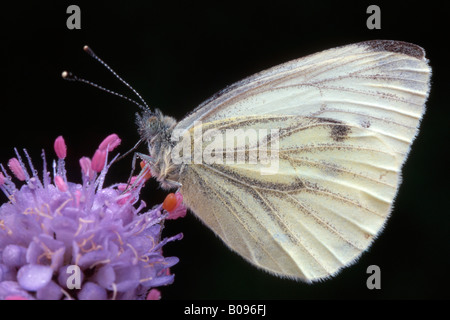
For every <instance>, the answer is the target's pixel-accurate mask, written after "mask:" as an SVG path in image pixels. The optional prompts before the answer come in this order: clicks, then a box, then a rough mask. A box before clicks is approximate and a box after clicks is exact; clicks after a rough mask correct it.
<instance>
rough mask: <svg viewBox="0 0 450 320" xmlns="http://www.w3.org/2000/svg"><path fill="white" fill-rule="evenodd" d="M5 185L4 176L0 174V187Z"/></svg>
mask: <svg viewBox="0 0 450 320" xmlns="http://www.w3.org/2000/svg"><path fill="white" fill-rule="evenodd" d="M4 184H5V176H4V175H3V173H1V172H0V186H2V185H4Z"/></svg>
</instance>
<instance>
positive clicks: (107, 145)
mask: <svg viewBox="0 0 450 320" xmlns="http://www.w3.org/2000/svg"><path fill="white" fill-rule="evenodd" d="M121 142H122V140H120V138H119V136H118V135H117V134H115V133H113V134H110V135H109V136H107V137H106V138H105V139H104V140H103V141H102V143H100V146H99V147H98V148H99V149H100V150H102V151H103V150H106V149H108V152H111V151H113V150H114V149H115V148H116V147H117V146H118V145H119V144H120V143H121Z"/></svg>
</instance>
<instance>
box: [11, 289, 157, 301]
mask: <svg viewBox="0 0 450 320" xmlns="http://www.w3.org/2000/svg"><path fill="white" fill-rule="evenodd" d="M155 290H156V289H155ZM5 300H28V299H27V298H25V297H22V296H19V295H11V296H7V297H6V298H5Z"/></svg>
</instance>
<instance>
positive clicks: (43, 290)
mask: <svg viewBox="0 0 450 320" xmlns="http://www.w3.org/2000/svg"><path fill="white" fill-rule="evenodd" d="M119 144H120V139H119V137H118V136H117V135H111V136H109V137H107V138H106V139H105V140H104V141H103V142H102V144H100V146H99V148H98V150H97V151H96V152H95V155H94V157H93V158H92V160H91V159H89V158H86V157H83V158H82V159H80V165H81V167H82V170H81V171H82V184H76V183H72V182H69V181H67V177H66V168H65V164H64V159H65V157H66V151H67V148H66V144H65V142H64V139H63V138H62V137H58V138H57V139H56V141H55V144H54V147H55V152H56V154H57V156H58V160H57V161H56V162H54V163H53V174H52V177H53V178H51V175H50V173H49V172H47V168H46V166H47V165H46V158H45V154H44V153H43V154H42V158H43V163H44V170H43V173H42V178H39V177H38V172H37V170H35V169H34V167H33V164H32V162H31V158H30V157H29V156H28V154H27V152H26V150H24V154H25V156H26V159H27V162H28V167H29V169H30V172H31V174H29V172H28V171H27V168H26V166H25V164H24V162H23V161H22V159H21V157H20V154H19V153H18V152H17V150H16V155H17V157H16V158H13V159H11V160H10V161H9V162H8V165H9V168H10V170H11V172H12V173H13V174H14V176H15V177H16V178H17V179H18V180H20V181H25V184H24V185H22V186H21V187H20V188H17V187H16V185H15V184H14V183H13V182H12V178H11V176H9V175H8V173H7V171H6V169H5V168H4V167H3V166H1V170H2V172H3V173H0V188H1V190H2V191H3V192H4V193H5V195H6V196H7V197H8V199H9V202H7V203H4V204H3V205H2V206H1V207H0V299H15V300H18V299H27V300H29V299H80V300H82V299H146V298H147V299H156V298H158V297H159V291H158V290H157V289H153V288H155V287H159V286H164V285H168V284H170V283H172V282H173V280H174V275H173V274H171V273H170V270H169V268H170V267H171V266H173V265H175V264H176V263H177V262H178V258H176V257H164V256H163V255H162V247H163V246H164V245H165V244H166V243H167V242H169V241H173V240H179V239H181V238H182V234H178V235H176V236H173V237H170V238H165V239H161V232H162V229H163V226H164V221H165V219H167V218H168V216H169V213H168V212H167V211H166V210H164V209H163V208H162V205H159V206H156V207H155V208H153V209H152V210H148V211H145V210H144V208H145V206H146V205H145V203H144V202H143V201H141V203H140V204H139V206H138V207H137V208H136V207H135V204H136V203H137V201H138V199H139V192H140V190H141V188H142V187H143V185H144V182H145V179H146V178H148V177H147V176H146V174H145V172H143V173H141V174H140V175H138V176H137V177H133V180H132V182H130V185H127V184H123V183H121V184H116V185H113V186H110V187H103V182H104V179H105V176H106V174H107V172H108V169H109V166H110V164H108V162H107V157H108V153H109V152H111V151H112V150H113V149H114V148H115V147H116V146H117V145H119ZM177 199H181V198H180V196H178V195H177ZM178 202H179V201H178ZM178 202H177V205H176V208H175V209H173V210H176V212H177V214H176V216H184V214H185V213H186V208H185V207H184V206H183V205H182V204H180V203H178ZM171 211H172V210H171ZM171 218H173V214H172V215H171Z"/></svg>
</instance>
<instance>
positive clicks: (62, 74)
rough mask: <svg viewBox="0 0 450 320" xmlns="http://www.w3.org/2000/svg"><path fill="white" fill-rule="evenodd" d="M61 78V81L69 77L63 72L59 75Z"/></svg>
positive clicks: (67, 73)
mask: <svg viewBox="0 0 450 320" xmlns="http://www.w3.org/2000/svg"><path fill="white" fill-rule="evenodd" d="M61 77H62V78H63V79H67V78H68V77H69V72H67V71H63V72H62V73H61Z"/></svg>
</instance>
